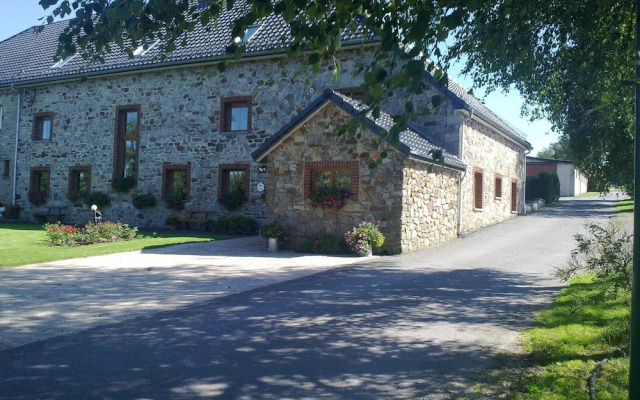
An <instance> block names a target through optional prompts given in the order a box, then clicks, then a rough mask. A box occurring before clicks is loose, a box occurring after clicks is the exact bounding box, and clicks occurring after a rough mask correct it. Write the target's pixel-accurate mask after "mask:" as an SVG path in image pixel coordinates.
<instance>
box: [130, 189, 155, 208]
mask: <svg viewBox="0 0 640 400" xmlns="http://www.w3.org/2000/svg"><path fill="white" fill-rule="evenodd" d="M132 201H133V206H134V207H135V208H137V209H138V210H142V209H143V208H150V207H154V206H155V205H156V204H157V200H156V196H154V195H153V194H152V193H145V194H139V195H137V196H134V197H133V199H132Z"/></svg>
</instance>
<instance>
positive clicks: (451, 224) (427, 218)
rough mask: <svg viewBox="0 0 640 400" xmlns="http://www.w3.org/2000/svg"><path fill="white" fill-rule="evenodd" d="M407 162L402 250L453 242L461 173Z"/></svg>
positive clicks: (404, 171)
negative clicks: (429, 169)
mask: <svg viewBox="0 0 640 400" xmlns="http://www.w3.org/2000/svg"><path fill="white" fill-rule="evenodd" d="M427 168H428V165H427V164H424V163H420V162H416V161H413V160H406V162H405V167H404V170H403V187H404V188H403V190H402V251H403V252H406V251H412V250H417V249H420V248H423V247H427V246H431V245H433V244H437V243H441V242H445V241H447V240H451V239H453V238H455V237H456V236H457V228H458V176H459V175H460V173H459V172H457V171H453V170H450V169H445V168H440V167H436V168H434V169H433V172H431V173H430V172H428V170H427Z"/></svg>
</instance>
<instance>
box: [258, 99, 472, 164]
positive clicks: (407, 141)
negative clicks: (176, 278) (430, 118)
mask: <svg viewBox="0 0 640 400" xmlns="http://www.w3.org/2000/svg"><path fill="white" fill-rule="evenodd" d="M327 102H332V103H334V104H335V105H337V106H338V107H340V108H341V109H342V110H344V111H345V112H347V113H349V114H350V115H352V116H354V117H360V118H361V117H363V116H362V111H363V110H364V109H365V106H364V105H363V104H362V103H360V102H359V101H357V100H355V99H352V98H351V97H348V96H345V95H343V94H341V93H338V92H335V91H333V90H331V89H325V90H324V92H323V94H322V95H321V96H319V97H318V98H317V99H315V100H314V101H313V102H312V103H311V104H309V105H308V106H307V107H306V108H305V109H304V110H302V111H301V112H300V113H299V114H298V115H296V116H295V117H294V118H293V119H292V120H291V121H290V122H289V123H288V124H286V125H285V126H283V127H282V128H281V129H280V130H279V131H278V132H276V133H275V134H274V135H273V136H271V137H270V138H269V139H268V140H267V141H266V142H265V143H264V144H263V145H262V146H261V147H260V148H259V149H258V150H256V151H255V152H253V154H252V156H253V158H254V159H255V160H258V161H259V160H261V159H262V158H263V157H264V156H265V155H266V154H268V153H269V152H270V151H271V150H272V149H273V148H275V147H276V146H277V145H278V144H279V143H280V142H281V141H282V140H283V139H284V138H286V137H287V136H288V135H289V134H290V133H292V131H293V130H294V129H295V128H296V127H297V126H298V125H299V124H300V123H302V121H304V120H305V119H306V118H307V116H309V115H311V114H312V113H313V112H314V111H316V110H317V109H318V108H319V107H321V106H322V105H324V104H325V103H327ZM364 122H365V123H366V124H367V127H368V128H369V129H370V130H371V131H372V132H374V133H376V134H378V135H379V136H381V137H386V136H387V134H388V133H389V131H390V129H391V127H392V126H393V124H394V122H393V118H392V117H391V116H390V115H389V114H387V113H384V112H382V113H380V117H379V118H377V119H374V118H373V116H372V115H371V113H370V112H369V113H367V115H366V116H364ZM397 149H398V150H399V151H400V153H401V154H403V155H404V156H405V157H408V158H413V159H416V160H418V161H421V162H427V163H431V164H439V161H436V160H434V158H433V154H431V152H432V151H436V150H439V151H442V154H443V158H444V166H445V167H449V168H453V169H456V170H464V169H465V168H466V164H465V163H464V162H463V161H462V160H460V159H459V158H458V157H456V156H455V155H453V154H450V153H449V152H447V151H446V150H445V149H444V148H443V147H441V146H438V145H437V144H435V143H433V142H430V141H429V140H428V139H427V138H426V135H424V134H423V133H422V132H419V131H418V130H416V129H415V128H414V127H412V126H409V127H408V128H407V129H405V130H404V131H402V132H401V133H400V145H399V146H398V147H397Z"/></svg>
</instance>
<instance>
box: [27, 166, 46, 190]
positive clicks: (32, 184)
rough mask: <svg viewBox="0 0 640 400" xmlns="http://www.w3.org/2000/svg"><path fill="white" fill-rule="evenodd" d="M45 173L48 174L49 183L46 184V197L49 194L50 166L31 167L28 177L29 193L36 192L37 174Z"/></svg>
mask: <svg viewBox="0 0 640 400" xmlns="http://www.w3.org/2000/svg"><path fill="white" fill-rule="evenodd" d="M42 172H46V173H47V174H49V181H48V182H47V190H46V193H47V196H46V197H49V194H51V166H50V165H43V166H40V167H31V173H30V175H29V193H35V192H37V191H38V179H37V176H38V174H39V173H42Z"/></svg>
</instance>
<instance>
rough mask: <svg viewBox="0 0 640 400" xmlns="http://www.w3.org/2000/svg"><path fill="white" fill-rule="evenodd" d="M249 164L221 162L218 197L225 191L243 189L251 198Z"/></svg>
mask: <svg viewBox="0 0 640 400" xmlns="http://www.w3.org/2000/svg"><path fill="white" fill-rule="evenodd" d="M249 182H250V180H249V165H248V164H221V165H220V167H219V171H218V197H221V196H222V195H223V194H225V193H231V192H236V191H243V192H244V194H245V197H246V198H247V199H248V198H249Z"/></svg>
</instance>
